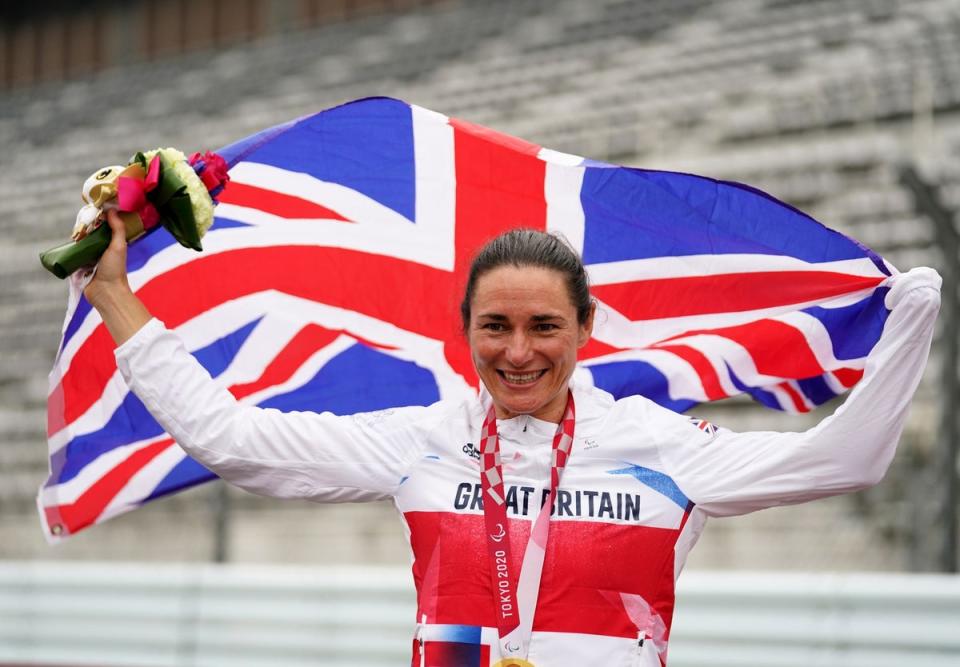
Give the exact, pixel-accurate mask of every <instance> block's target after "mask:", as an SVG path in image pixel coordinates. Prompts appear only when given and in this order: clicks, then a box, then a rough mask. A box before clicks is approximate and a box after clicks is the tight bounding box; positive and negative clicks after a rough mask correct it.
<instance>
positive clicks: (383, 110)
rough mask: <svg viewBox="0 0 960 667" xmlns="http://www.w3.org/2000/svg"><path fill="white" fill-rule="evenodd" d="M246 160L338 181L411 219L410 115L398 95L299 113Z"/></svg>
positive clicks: (412, 160)
mask: <svg viewBox="0 0 960 667" xmlns="http://www.w3.org/2000/svg"><path fill="white" fill-rule="evenodd" d="M246 159H247V160H249V161H251V162H259V163H261V164H269V165H273V166H276V167H281V168H283V169H288V170H293V171H300V172H304V173H307V174H310V175H311V176H314V177H316V178H318V179H320V180H322V181H329V182H331V183H339V184H340V185H344V186H346V187H349V188H352V189H354V190H357V191H358V192H362V193H363V194H365V195H367V196H368V197H370V198H372V199H374V200H376V201H378V202H380V203H381V204H383V205H385V206H388V207H389V208H391V209H393V210H394V211H396V212H397V213H400V214H401V215H403V216H405V217H406V218H407V219H408V220H410V221H411V222H412V221H413V220H414V217H415V210H416V207H415V192H414V190H415V180H416V165H415V164H414V151H413V116H412V111H411V109H410V106H409V105H407V104H404V103H403V102H400V101H398V100H391V99H386V98H370V99H366V100H360V101H358V102H351V103H349V104H344V105H343V106H339V107H336V108H334V109H330V110H328V111H324V112H322V113H318V114H316V115H314V116H310V117H308V118H304V119H302V120H301V121H299V122H298V123H296V124H295V125H293V126H292V127H290V128H289V129H288V130H287V131H286V132H283V133H281V134H278V135H276V136H275V137H274V138H273V140H272V141H270V142H269V143H267V144H264V145H262V146H260V147H259V148H256V149H255V150H253V151H252V152H250V153H249V154H248V155H247V157H246Z"/></svg>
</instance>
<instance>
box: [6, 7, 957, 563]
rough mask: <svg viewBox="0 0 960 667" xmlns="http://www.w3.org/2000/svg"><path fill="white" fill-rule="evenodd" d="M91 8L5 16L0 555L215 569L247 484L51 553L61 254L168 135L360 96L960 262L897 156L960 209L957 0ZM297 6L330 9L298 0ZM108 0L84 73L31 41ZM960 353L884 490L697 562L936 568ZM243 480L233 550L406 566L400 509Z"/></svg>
mask: <svg viewBox="0 0 960 667" xmlns="http://www.w3.org/2000/svg"><path fill="white" fill-rule="evenodd" d="M54 4H56V5H58V6H59V4H60V3H54ZM70 4H71V3H63V5H64V9H63V11H62V12H56V11H52V12H47V13H42V12H41V13H39V14H31V13H30V12H29V11H26V10H24V11H23V13H21V14H18V15H16V16H9V17H6V26H5V29H4V31H3V39H4V43H3V50H2V53H4V54H6V55H5V56H4V57H5V58H6V60H7V64H6V66H5V68H4V69H3V73H4V85H5V89H4V90H3V92H2V96H0V147H2V150H0V169H2V173H3V178H2V180H0V202H2V204H0V229H2V230H3V234H2V236H0V258H2V261H0V355H2V361H0V525H2V526H3V529H2V530H3V533H2V536H3V537H2V539H0V558H31V557H42V558H59V557H63V558H99V559H103V558H108V557H109V558H127V559H139V560H146V559H177V560H182V559H198V560H200V559H206V558H209V557H210V556H211V554H213V553H214V552H215V551H216V544H215V543H216V535H217V531H216V530H215V529H214V527H215V526H216V516H217V515H218V512H217V511H216V507H217V505H218V503H220V502H222V500H223V497H222V495H221V494H219V493H218V492H217V491H216V490H215V487H209V488H204V489H197V490H193V491H190V492H188V493H185V494H182V495H180V496H177V497H175V498H171V499H168V500H165V501H163V502H160V503H154V504H153V505H152V506H150V507H147V508H145V509H141V510H138V511H137V512H135V513H133V514H129V515H126V516H124V517H122V518H119V519H116V520H114V521H112V522H110V523H108V524H105V525H103V526H98V527H95V528H93V529H91V530H90V531H88V532H87V533H85V534H83V535H80V536H78V537H76V538H73V539H72V540H71V541H70V542H69V543H67V544H66V545H63V546H61V547H58V548H57V549H55V550H50V549H49V548H48V547H47V546H46V545H45V543H44V542H43V539H42V537H41V533H40V529H39V527H38V523H37V519H36V517H35V510H34V501H33V498H34V495H35V493H36V488H37V486H38V484H40V483H41V482H42V480H43V479H44V478H45V476H46V444H45V403H46V395H47V382H46V374H47V372H48V370H49V368H50V366H51V364H52V358H53V355H54V353H55V350H56V347H57V341H58V338H59V333H60V328H61V325H62V316H63V310H64V303H65V289H64V286H63V284H61V283H60V282H58V281H56V280H54V279H52V278H51V277H50V276H49V275H48V274H46V272H45V271H44V270H43V269H42V268H41V267H40V264H39V262H38V261H37V253H38V251H39V250H41V249H43V248H45V247H48V246H51V245H54V244H55V243H57V242H60V241H61V240H62V239H63V238H65V236H66V235H67V234H69V230H70V228H71V227H72V224H73V219H74V216H75V214H76V209H77V208H78V203H79V196H78V190H79V187H80V184H81V183H82V182H83V180H84V178H85V177H86V176H87V175H88V174H89V172H90V171H91V170H92V169H94V168H96V167H98V166H100V165H101V164H104V163H106V162H111V161H120V160H124V159H125V158H126V157H127V156H128V155H129V154H131V153H132V152H134V151H135V150H138V149H141V148H144V147H149V146H154V145H175V146H181V147H184V148H189V149H192V148H194V147H196V148H198V149H199V148H207V147H210V148H214V147H216V146H219V145H222V144H226V143H229V142H231V141H233V140H235V139H237V138H239V137H242V136H244V135H246V134H249V133H251V132H254V131H256V130H259V129H262V128H264V127H267V126H270V125H274V124H277V123H280V122H283V121H286V120H289V119H291V118H294V117H297V116H299V115H303V114H306V113H309V112H313V111H316V110H319V109H321V108H325V107H328V106H331V105H334V104H337V103H340V102H343V101H346V100H350V99H354V98H358V97H363V96H368V95H389V96H394V97H399V98H402V99H405V100H407V101H409V102H413V103H416V104H419V105H421V106H425V107H428V108H432V109H436V110H438V111H442V112H444V113H446V114H449V115H452V116H457V117H459V118H463V119H468V120H471V121H474V122H477V123H480V124H484V125H487V126H490V127H494V128H497V129H499V130H501V131H504V132H507V133H510V134H514V135H517V136H520V137H524V138H526V139H529V140H531V141H535V142H537V143H539V144H542V145H544V146H548V147H550V148H554V149H557V150H561V151H566V152H570V153H575V154H578V155H585V156H589V157H591V158H595V159H600V160H607V161H612V162H618V163H622V164H630V165H637V166H643V167H647V168H658V169H673V170H680V171H689V172H694V173H700V174H704V175H708V176H713V177H717V178H723V179H730V180H736V181H743V182H746V183H749V184H751V185H754V186H756V187H759V188H762V189H764V190H767V191H769V192H770V193H772V194H774V195H775V196H777V197H779V198H781V199H783V200H785V201H787V202H789V203H792V204H794V205H796V206H798V207H800V208H802V209H803V210H805V211H807V212H809V213H811V214H812V215H813V216H814V217H816V218H818V219H819V220H821V221H823V222H825V223H826V224H828V225H829V226H831V227H834V228H836V229H839V230H840V231H843V232H845V233H847V234H849V235H852V236H854V237H855V238H857V239H859V240H861V241H862V242H864V243H866V244H867V245H869V246H871V247H873V248H874V249H876V250H878V251H879V252H880V253H881V254H883V255H884V256H885V257H887V258H888V259H889V260H890V261H891V262H893V263H894V264H895V265H896V266H898V267H900V268H902V269H906V268H910V267H912V266H917V265H932V266H934V267H937V268H940V269H941V270H945V269H950V267H952V266H954V265H955V264H956V262H957V257H956V256H955V254H949V255H945V254H944V252H943V248H944V246H943V243H942V242H940V241H939V240H938V239H939V238H940V237H938V235H937V232H936V228H935V227H934V225H933V223H932V222H931V220H929V219H928V218H927V217H925V216H924V215H922V214H920V213H918V212H917V207H916V203H915V191H914V190H912V189H911V188H910V187H907V185H905V184H904V182H903V181H902V179H901V172H900V168H901V166H902V165H905V164H910V165H913V166H914V167H915V169H916V170H917V173H919V174H920V175H921V177H922V179H923V181H924V182H925V183H929V184H932V185H933V186H934V189H935V191H936V192H937V193H938V194H939V196H940V198H941V201H942V202H943V204H944V206H945V207H946V208H947V209H952V210H955V209H956V208H957V206H958V205H960V161H958V156H960V3H958V2H956V0H813V1H809V2H790V1H784V0H726V1H720V0H717V1H709V0H650V1H646V2H633V1H630V0H595V1H594V0H459V1H455V0H448V1H445V2H430V3H403V2H396V3H390V2H379V3H363V2H355V3H351V2H328V3H324V2H313V3H284V2H280V1H277V0H275V1H273V2H268V1H266V0H264V1H263V2H244V3H236V4H235V5H231V6H233V7H242V8H243V10H239V9H238V10H236V11H238V12H241V14H242V13H243V12H249V13H250V14H249V16H248V18H249V17H253V18H250V20H239V19H237V21H235V23H234V24H230V25H234V28H231V30H232V32H228V33H223V32H222V31H221V33H219V34H220V36H219V37H216V34H215V31H214V32H210V33H209V34H208V33H203V35H206V37H204V36H203V35H201V34H200V33H199V32H197V30H196V29H195V27H191V28H190V29H191V30H194V32H196V33H197V35H200V36H194V37H191V38H190V39H186V38H182V39H179V38H178V39H172V38H169V31H173V32H174V33H176V34H178V35H179V34H180V33H179V32H177V31H181V32H182V31H183V30H186V29H187V28H188V27H190V26H193V23H192V21H190V20H186V19H187V18H189V16H188V15H187V14H183V13H182V12H185V11H186V10H185V9H183V7H184V6H185V5H187V4H189V3H181V2H176V1H173V0H171V1H170V2H157V3H148V2H142V3H111V2H101V3H89V2H88V3H74V4H76V5H77V6H78V7H79V9H77V8H76V7H68V5H70ZM197 4H201V5H202V4H204V3H197ZM206 4H209V5H211V6H214V5H215V6H216V7H220V8H221V10H223V8H224V7H225V6H226V5H227V4H229V3H217V2H210V3H206ZM150 5H156V6H158V7H159V8H160V9H157V8H156V7H154V8H153V9H150V10H149V11H148V10H147V9H146V7H148V6H150ZM288 5H289V6H293V5H296V6H298V7H303V6H309V7H311V8H312V9H311V10H310V11H309V12H299V13H298V12H296V11H292V10H290V11H286V10H284V11H281V10H283V8H284V7H287V6H288ZM164 10H169V11H170V12H174V11H176V12H181V14H177V16H181V20H179V23H178V22H174V23H172V24H170V26H169V30H168V31H166V32H162V33H160V34H156V35H154V36H153V37H151V38H150V39H147V38H146V37H144V38H143V40H140V37H139V35H140V33H136V32H135V35H134V36H133V37H130V36H129V34H128V33H129V32H130V31H131V30H133V28H134V27H136V26H140V25H142V21H144V20H148V19H151V17H152V20H154V21H157V20H159V19H158V18H157V16H158V14H157V12H159V13H161V14H162V13H163V11H164ZM80 11H84V12H88V15H85V16H80V17H79V18H78V16H77V14H78V12H80ZM224 11H225V10H224ZM138 12H139V13H138ZM150 12H153V13H152V14H151V13H150ZM284 12H285V13H284ZM148 14H149V15H148ZM279 14H283V16H282V20H281V18H277V16H278V15H279ZM90 16H94V18H96V19H97V21H99V23H97V25H99V26H100V27H99V28H98V29H97V30H96V31H94V30H93V28H90V30H91V32H90V37H91V39H94V40H101V41H102V45H101V46H99V47H96V49H97V52H98V53H99V55H98V56H97V57H96V58H93V57H90V58H88V61H87V62H85V64H83V66H82V67H81V66H77V67H72V66H71V65H70V63H72V62H73V60H71V55H70V53H72V51H70V52H66V51H64V54H65V55H62V56H61V58H62V59H63V62H64V63H66V65H64V66H60V67H54V66H46V65H40V64H38V63H39V62H40V61H39V60H37V61H32V60H30V58H29V57H27V56H24V55H22V54H21V55H18V56H17V57H14V55H13V54H15V53H19V50H20V49H21V48H22V47H28V48H30V49H34V50H35V52H36V53H37V54H40V53H43V52H44V50H43V47H42V44H45V43H46V42H44V41H43V40H49V39H51V38H50V37H49V34H51V33H50V30H52V29H51V28H50V27H49V23H50V22H58V21H59V22H60V23H58V24H57V25H61V26H62V25H67V26H71V27H75V26H77V25H80V26H83V25H88V24H90V25H92V24H91V23H90V21H89V17H90ZM244 16H247V15H246V14H244ZM184 17H186V18H184ZM265 17H266V18H265ZM241 18H242V17H241ZM198 20H199V19H198ZM209 20H213V19H209ZM222 20H223V21H226V19H222ZM64 22H65V23H64ZM95 23H96V22H95ZM244 26H247V27H246V28H245V27H244ZM59 29H60V30H64V28H62V27H61V28H59ZM67 29H73V28H67ZM137 29H138V30H139V28H137ZM57 34H59V33H57ZM191 34H193V33H191ZM31 35H32V37H31ZM125 35H126V37H124V36H125ZM164 35H166V37H164ZM210 35H214V37H211V36H210ZM224 35H226V36H224ZM124 39H126V40H127V41H126V42H124ZM131 40H133V42H134V43H133V44H132V45H131V44H130V43H129V42H130V41H131ZM138 40H140V41H138ZM151 40H152V41H151ZM165 40H166V41H165ZM75 41H76V40H75V39H74V40H73V42H75ZM141 41H142V42H143V43H141ZM73 42H72V43H73ZM122 44H126V45H127V46H125V47H123V48H122V49H121V46H118V45H122ZM144 44H146V46H144ZM76 48H79V47H76V46H72V47H71V49H76ZM90 48H94V47H90ZM111 49H112V51H111ZM111 54H112V55H111ZM37 58H40V56H39V55H38V56H37ZM944 350H945V347H944V346H943V345H942V344H941V345H938V347H936V348H935V350H934V353H933V358H932V362H931V364H930V367H929V370H928V373H927V376H926V378H925V381H924V384H923V385H922V386H921V390H920V394H919V396H918V399H917V402H916V405H915V406H914V409H913V412H912V418H911V421H910V423H909V425H908V430H907V432H906V434H905V436H904V440H903V442H902V445H901V447H900V450H899V453H898V458H897V461H896V462H895V465H894V468H893V470H892V471H891V473H890V476H889V479H888V480H886V482H885V483H884V484H883V485H881V486H880V487H878V488H877V489H874V490H873V491H871V492H869V493H866V494H860V495H857V496H853V497H844V498H837V499H832V500H830V501H825V502H820V503H816V504H813V505H809V506H803V507H798V508H791V509H778V510H773V511H770V512H766V513H761V514H759V515H757V516H756V517H744V518H741V519H735V520H729V521H726V522H720V521H717V522H714V523H713V524H711V527H710V529H708V530H707V531H706V535H705V537H704V539H703V540H702V541H701V544H700V546H699V547H698V549H697V550H695V551H694V553H693V556H692V558H691V561H690V566H691V567H715V568H716V567H719V568H726V567H730V568H734V567H737V568H793V569H823V568H830V569H857V570H863V569H921V570H926V569H935V568H937V567H938V566H939V565H940V564H941V561H940V560H938V559H939V558H940V554H941V552H942V545H938V544H937V543H936V540H937V539H939V537H937V536H940V535H943V534H944V528H943V526H944V522H945V521H947V518H946V517H948V516H949V512H948V511H947V509H948V508H945V507H944V506H943V502H942V495H941V494H940V491H939V487H938V486H936V484H938V483H939V482H938V481H937V480H941V479H943V474H942V472H943V471H942V468H941V467H938V466H936V465H934V462H936V461H939V460H940V459H938V458H937V457H938V456H939V455H940V454H938V452H939V451H940V450H939V448H940V447H941V438H940V434H941V431H942V422H941V419H942V416H941V415H942V411H943V410H947V411H948V413H950V412H951V411H952V410H953V409H954V408H953V406H952V405H947V406H944V405H942V404H941V400H940V399H939V398H938V396H940V392H939V391H938V389H937V387H938V383H939V382H940V374H941V373H944V370H945V368H946V369H947V371H948V372H949V373H952V374H954V375H955V373H956V369H955V368H952V367H950V368H947V367H945V365H944V363H942V360H943V359H944V358H945V357H944V353H943V351H944ZM946 358H950V357H949V356H947V357H946ZM828 409H831V408H830V407H828ZM698 413H702V414H704V415H709V417H710V418H711V419H712V420H714V421H717V422H719V423H722V424H724V425H729V426H731V427H733V428H738V429H746V428H768V429H775V430H788V429H789V430H793V429H798V428H804V427H805V426H806V425H808V424H810V423H812V421H814V420H815V419H817V418H819V417H820V416H822V415H823V414H824V413H823V412H822V411H821V412H819V413H817V414H816V415H812V416H810V415H808V416H805V417H789V416H784V415H782V414H778V413H772V412H764V411H762V410H761V409H759V408H756V407H754V406H752V405H748V404H746V403H745V402H743V401H732V402H730V403H728V404H723V405H717V406H709V407H705V408H703V409H701V410H699V411H698ZM227 497H228V498H229V505H230V507H231V510H230V515H229V516H230V519H229V522H228V525H227V527H226V528H225V529H224V530H225V533H221V534H225V535H226V537H225V538H224V539H225V540H226V542H225V543H226V544H227V545H228V549H227V552H228V555H229V557H230V558H231V559H234V560H240V561H297V562H308V563H310V562H330V561H340V562H353V563H355V562H370V563H402V562H405V560H406V558H407V556H406V551H405V545H404V540H403V536H402V535H401V534H400V530H399V529H398V527H397V526H396V522H395V520H394V519H393V516H392V513H393V510H392V508H390V507H387V506H383V505H379V504H377V505H365V506H356V507H352V508H344V507H336V508H327V507H314V506H306V505H299V504H293V503H287V504H280V503H279V502H277V501H264V500H261V499H257V498H254V497H251V496H245V495H241V494H239V493H234V492H230V493H229V494H228V496H227ZM824 525H829V526H830V527H831V536H830V539H829V540H826V541H825V540H823V538H822V527H823V526H824ZM932 536H933V537H932Z"/></svg>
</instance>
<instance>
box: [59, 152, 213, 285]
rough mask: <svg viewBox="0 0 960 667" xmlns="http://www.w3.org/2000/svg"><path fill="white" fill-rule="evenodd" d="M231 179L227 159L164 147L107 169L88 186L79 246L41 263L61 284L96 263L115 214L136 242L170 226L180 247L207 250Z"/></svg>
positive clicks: (63, 247)
mask: <svg viewBox="0 0 960 667" xmlns="http://www.w3.org/2000/svg"><path fill="white" fill-rule="evenodd" d="M229 180H230V176H229V175H228V174H227V165H226V163H225V162H224V160H223V158H221V157H220V156H219V155H217V154H216V153H211V152H209V151H208V152H206V153H204V154H202V155H201V154H200V153H194V154H193V155H192V156H191V157H190V158H189V159H187V157H186V156H185V155H184V154H183V153H181V152H180V151H178V150H176V149H175V148H158V149H156V150H152V151H147V152H140V153H137V154H136V155H134V156H133V157H132V158H131V159H130V162H129V163H128V164H127V166H126V167H120V166H111V167H104V168H103V169H100V170H98V171H97V172H95V173H94V174H93V175H92V176H90V178H88V179H87V180H86V182H85V183H84V186H83V191H82V193H81V197H82V199H83V201H84V206H83V207H82V208H81V209H80V211H79V212H78V213H77V221H76V224H75V225H74V230H73V241H71V242H70V243H65V244H63V245H59V246H57V247H55V248H50V249H49V250H46V251H44V252H42V253H40V262H41V264H43V266H44V268H46V269H47V270H48V271H50V272H51V273H53V274H54V275H55V276H57V277H58V278H61V279H63V278H66V277H67V276H69V275H70V274H72V273H73V272H75V271H76V270H77V269H80V268H82V267H84V266H90V265H93V264H96V262H97V260H99V259H100V256H101V255H103V253H104V251H106V249H107V246H109V245H110V226H109V225H108V224H107V222H106V216H107V211H109V210H110V209H117V210H118V211H119V212H120V217H121V218H122V219H123V222H124V225H125V227H126V231H127V241H128V242H130V243H133V242H135V241H136V240H137V239H139V238H140V237H142V236H144V235H145V234H149V233H150V232H152V231H154V230H156V229H159V228H160V227H164V228H166V229H167V231H169V232H170V233H171V234H172V235H173V237H174V238H175V239H176V240H177V242H178V243H180V245H182V246H184V247H187V248H192V249H193V250H197V251H201V250H203V246H202V244H201V242H200V239H202V238H203V235H204V234H206V232H207V230H208V229H209V228H210V225H212V224H213V208H214V206H216V203H217V199H216V198H217V196H218V195H219V194H220V193H221V192H222V191H223V188H224V187H225V186H226V184H227V182H228V181H229Z"/></svg>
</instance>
